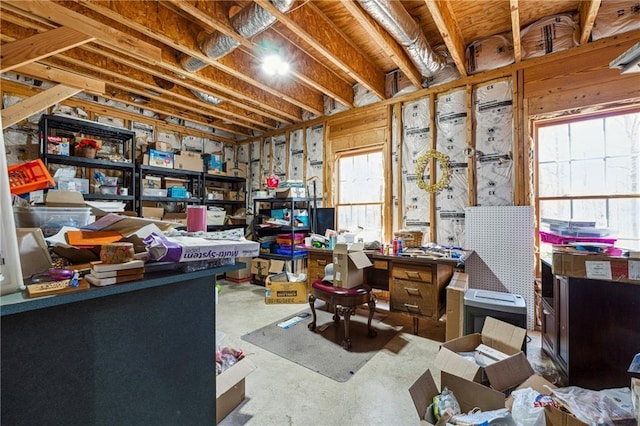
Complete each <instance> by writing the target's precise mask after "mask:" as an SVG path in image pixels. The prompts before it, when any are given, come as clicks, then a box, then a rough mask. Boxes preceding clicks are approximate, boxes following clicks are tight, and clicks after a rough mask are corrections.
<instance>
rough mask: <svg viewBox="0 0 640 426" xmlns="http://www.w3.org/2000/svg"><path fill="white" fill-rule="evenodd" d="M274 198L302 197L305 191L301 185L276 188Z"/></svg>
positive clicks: (305, 194)
mask: <svg viewBox="0 0 640 426" xmlns="http://www.w3.org/2000/svg"><path fill="white" fill-rule="evenodd" d="M275 191H276V198H304V197H306V196H307V192H306V191H305V189H304V188H303V187H290V188H276V189H275Z"/></svg>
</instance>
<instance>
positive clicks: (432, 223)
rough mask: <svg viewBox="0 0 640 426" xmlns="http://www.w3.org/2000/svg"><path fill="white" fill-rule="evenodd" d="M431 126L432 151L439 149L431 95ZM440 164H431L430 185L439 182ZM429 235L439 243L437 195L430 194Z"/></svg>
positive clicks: (434, 105)
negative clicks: (438, 171)
mask: <svg viewBox="0 0 640 426" xmlns="http://www.w3.org/2000/svg"><path fill="white" fill-rule="evenodd" d="M429 112H430V114H429V126H430V127H431V132H430V133H431V149H434V150H435V149H437V148H438V140H437V138H438V126H436V95H435V94H433V93H432V94H430V95H429ZM437 170H438V162H437V161H436V159H435V158H432V159H431V162H430V164H429V178H430V183H431V184H432V185H434V184H435V183H436V182H437V181H438V173H437ZM429 234H430V235H431V241H438V230H437V226H436V193H435V192H431V193H429Z"/></svg>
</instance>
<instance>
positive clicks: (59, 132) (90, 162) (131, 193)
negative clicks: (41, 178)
mask: <svg viewBox="0 0 640 426" xmlns="http://www.w3.org/2000/svg"><path fill="white" fill-rule="evenodd" d="M49 136H65V137H69V138H70V139H71V138H73V139H77V138H78V137H87V138H97V139H100V140H102V141H103V142H112V143H113V142H115V143H118V144H121V145H122V155H123V157H124V158H125V161H112V160H108V159H102V158H85V157H76V156H73V155H68V156H67V155H56V154H50V153H49V151H48V147H47V144H48V137H49ZM134 140H135V133H134V132H132V131H130V130H127V129H124V128H120V127H114V126H109V125H106V124H102V123H98V122H94V121H89V120H83V119H79V118H74V117H67V116H61V115H43V116H42V117H41V118H40V123H39V150H40V158H42V161H43V162H44V164H45V165H47V167H48V166H49V165H50V164H59V165H64V166H73V167H80V168H85V169H89V171H88V172H86V171H84V173H83V174H85V175H88V179H89V180H91V176H93V170H96V169H98V170H99V169H106V170H117V171H121V172H122V185H121V187H123V188H127V190H128V194H127V195H115V194H97V193H89V194H83V195H84V198H85V199H86V200H101V201H123V202H126V203H127V204H129V206H130V207H131V209H133V208H134V204H135V200H136V185H135V178H134V174H135V167H136V166H135V155H133V152H134ZM69 149H70V150H71V147H70V148H69ZM70 154H71V152H70Z"/></svg>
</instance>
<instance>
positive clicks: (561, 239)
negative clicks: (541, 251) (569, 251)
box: [540, 231, 617, 244]
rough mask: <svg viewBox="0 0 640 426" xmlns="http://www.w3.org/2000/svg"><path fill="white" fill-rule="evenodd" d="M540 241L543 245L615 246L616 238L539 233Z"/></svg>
mask: <svg viewBox="0 0 640 426" xmlns="http://www.w3.org/2000/svg"><path fill="white" fill-rule="evenodd" d="M540 240H541V241H542V242H543V243H551V244H569V243H601V244H615V243H616V241H617V239H616V238H602V237H569V236H564V235H557V234H552V233H550V232H543V231H540Z"/></svg>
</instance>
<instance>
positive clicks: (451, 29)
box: [425, 0, 467, 77]
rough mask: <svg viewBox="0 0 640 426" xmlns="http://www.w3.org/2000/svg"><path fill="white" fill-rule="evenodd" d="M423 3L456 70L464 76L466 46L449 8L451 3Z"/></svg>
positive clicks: (429, 1) (430, 0)
mask: <svg viewBox="0 0 640 426" xmlns="http://www.w3.org/2000/svg"><path fill="white" fill-rule="evenodd" d="M425 3H426V4H427V8H428V9H429V12H430V13H431V17H432V18H433V21H434V22H435V24H436V26H437V27H438V31H440V34H441V35H442V39H443V40H444V44H445V45H446V46H447V49H448V50H449V54H450V55H451V58H452V59H453V62H454V63H455V64H456V67H457V68H458V72H460V75H461V76H462V77H466V76H467V67H466V63H465V50H466V48H467V46H466V43H465V41H464V37H463V36H462V31H461V30H460V27H459V26H458V23H457V21H456V19H455V16H454V15H453V11H452V10H451V5H450V4H449V2H448V1H443V0H425Z"/></svg>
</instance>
